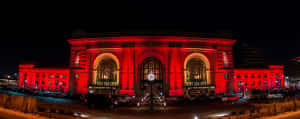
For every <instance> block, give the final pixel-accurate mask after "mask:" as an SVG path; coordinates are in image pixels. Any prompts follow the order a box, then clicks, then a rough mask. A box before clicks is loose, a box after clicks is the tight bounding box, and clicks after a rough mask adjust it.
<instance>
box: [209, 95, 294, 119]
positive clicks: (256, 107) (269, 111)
mask: <svg viewBox="0 0 300 119" xmlns="http://www.w3.org/2000/svg"><path fill="white" fill-rule="evenodd" d="M297 109H300V101H299V100H296V99H294V98H286V99H283V100H275V101H269V102H265V103H254V104H252V105H251V107H250V108H249V110H246V111H242V112H232V113H231V115H229V116H225V117H218V118H210V119H256V118H260V117H265V116H273V115H277V114H280V113H283V112H289V111H296V110H297Z"/></svg>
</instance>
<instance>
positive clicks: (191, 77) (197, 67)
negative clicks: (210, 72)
mask: <svg viewBox="0 0 300 119" xmlns="http://www.w3.org/2000/svg"><path fill="white" fill-rule="evenodd" d="M224 77H225V79H227V78H228V73H225V74H224ZM206 84H207V74H206V65H205V63H204V62H203V61H202V60H201V59H200V58H192V59H190V60H189V61H188V62H187V65H186V85H187V86H202V85H206Z"/></svg>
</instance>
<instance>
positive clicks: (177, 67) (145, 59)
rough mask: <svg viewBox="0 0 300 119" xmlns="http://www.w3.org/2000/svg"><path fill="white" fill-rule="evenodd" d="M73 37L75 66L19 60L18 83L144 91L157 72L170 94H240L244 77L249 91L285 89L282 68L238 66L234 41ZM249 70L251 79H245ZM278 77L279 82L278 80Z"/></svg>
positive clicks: (160, 85)
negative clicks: (38, 65)
mask: <svg viewBox="0 0 300 119" xmlns="http://www.w3.org/2000/svg"><path fill="white" fill-rule="evenodd" d="M68 41H69V43H70V44H71V55H70V68H65V69H53V68H52V69H49V68H48V69H47V68H35V67H34V65H28V64H20V69H19V73H20V78H19V87H26V88H32V89H33V88H36V89H43V90H48V89H49V90H51V91H58V88H60V89H61V87H63V90H61V91H64V92H68V91H70V92H75V93H79V94H87V93H100V94H113V95H142V94H143V92H145V90H146V89H147V86H148V83H147V75H148V74H150V73H152V74H155V85H156V87H157V89H159V90H160V91H161V92H164V93H165V94H167V95H169V96H183V95H186V94H192V93H212V92H213V93H225V92H230V91H237V92H238V91H239V90H240V87H241V86H240V84H238V83H240V81H243V82H248V85H247V86H246V87H247V88H248V87H249V89H250V88H251V89H252V88H262V89H267V88H271V87H272V88H273V87H276V86H278V87H284V83H283V81H284V78H283V67H282V66H275V65H272V66H270V67H269V68H268V69H234V66H233V58H232V52H233V51H232V45H233V44H234V42H235V41H234V40H231V39H224V38H201V37H179V36H176V37H175V36H122V37H97V38H78V39H70V40H68ZM245 74H247V75H249V76H248V78H241V77H242V76H244V75H245ZM252 74H254V75H255V78H252V77H251V75H252ZM258 74H262V75H263V76H261V77H262V78H258V77H257V76H256V75H258ZM265 74H267V77H264V75H265ZM40 75H45V76H44V77H41V76H40ZM237 75H240V77H237ZM277 75H278V76H279V78H278V77H277ZM278 79H280V80H279V81H280V85H277V84H278V83H276V81H278ZM42 81H44V84H41V82H42ZM252 81H255V84H254V85H251V83H252ZM257 81H261V84H258V82H257ZM265 81H267V84H265V85H264V82H265ZM48 82H51V83H48ZM57 82H64V83H63V84H62V83H57ZM59 84H62V85H59Z"/></svg>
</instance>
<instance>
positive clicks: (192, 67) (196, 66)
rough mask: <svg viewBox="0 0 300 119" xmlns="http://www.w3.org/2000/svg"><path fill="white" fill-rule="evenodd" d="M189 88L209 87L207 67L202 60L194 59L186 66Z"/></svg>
mask: <svg viewBox="0 0 300 119" xmlns="http://www.w3.org/2000/svg"><path fill="white" fill-rule="evenodd" d="M186 81H187V84H186V85H187V86H202V85H207V75H206V65H205V63H204V62H203V61H202V60H201V59H200V58H192V59H190V60H189V61H188V62H187V66H186Z"/></svg>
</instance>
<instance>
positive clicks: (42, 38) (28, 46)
mask: <svg viewBox="0 0 300 119" xmlns="http://www.w3.org/2000/svg"><path fill="white" fill-rule="evenodd" d="M295 5H297V4H294V5H293V3H269V2H266V3H262V2H259V3H239V4H238V3H228V2H226V3H202V2H183V1H181V2H175V1H172V2H155V1H151V2H150V1H149V2H145V1H144V2H138V1H131V2H128V1H123V2H119V1H111V2H101V3H97V4H96V3H95V4H84V3H79V4H77V5H71V4H62V3H28V2H24V3H18V4H16V3H7V4H4V6H6V7H3V8H1V11H2V15H1V16H2V22H1V26H2V27H1V28H2V31H1V32H2V38H1V47H0V53H1V58H0V61H1V62H0V71H1V72H5V71H16V70H17V65H18V64H19V62H20V61H21V60H22V59H33V60H35V61H37V62H39V63H44V64H66V65H68V63H69V53H70V52H69V45H68V42H67V39H68V38H71V34H72V32H73V31H76V30H77V29H84V30H87V31H93V32H96V31H98V32H104V31H106V32H112V31H114V32H118V31H126V30H139V29H144V30H145V29H150V30H161V29H168V30H178V31H187V32H201V31H216V30H224V29H225V30H230V31H232V37H233V39H234V40H237V41H239V42H240V41H243V42H246V43H248V44H249V45H250V46H251V47H256V48H261V50H262V52H263V54H264V56H265V59H266V60H268V61H273V62H279V63H283V64H284V63H286V62H288V61H289V60H291V59H292V58H295V57H297V56H300V52H299V51H300V47H299V44H300V29H299V28H300V23H299V22H300V19H299V18H298V16H299V9H298V8H297V6H295Z"/></svg>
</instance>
